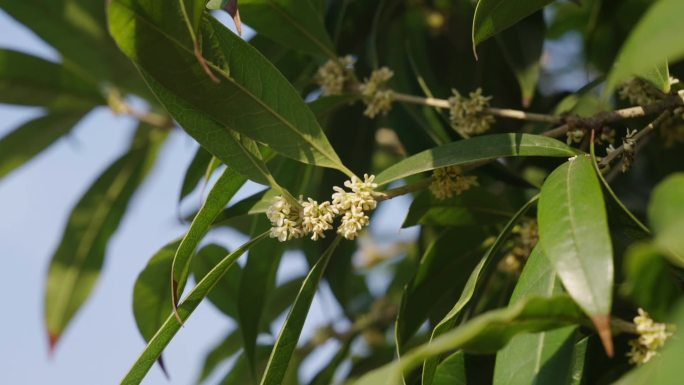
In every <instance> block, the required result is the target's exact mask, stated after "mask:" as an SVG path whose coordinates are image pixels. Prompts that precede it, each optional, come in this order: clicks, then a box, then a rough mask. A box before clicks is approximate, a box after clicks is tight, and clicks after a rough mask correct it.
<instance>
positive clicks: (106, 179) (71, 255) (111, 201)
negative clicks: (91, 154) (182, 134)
mask: <svg viewBox="0 0 684 385" xmlns="http://www.w3.org/2000/svg"><path fill="white" fill-rule="evenodd" d="M155 135H158V134H157V133H155V131H153V129H152V128H150V127H148V126H146V125H141V126H140V127H139V129H138V132H137V134H136V137H135V138H134V141H133V144H132V146H131V149H130V151H129V152H127V153H126V154H124V155H123V156H122V157H121V158H119V159H118V160H117V161H116V162H114V163H113V164H112V165H110V166H109V167H108V168H107V170H105V171H104V173H102V175H100V177H98V179H97V180H96V181H95V182H94V183H93V184H92V185H91V186H90V188H89V189H88V191H87V192H86V193H85V194H84V195H83V196H82V197H81V199H80V200H79V202H78V203H77V204H76V206H75V207H74V209H73V210H72V212H71V216H70V217H69V221H68V222H67V225H66V228H65V229H64V234H63V235H62V240H61V242H60V244H59V246H58V247H57V250H56V251H55V253H54V255H53V256H52V260H51V262H50V268H49V271H48V277H47V286H46V290H45V322H46V326H47V332H48V336H49V338H50V347H51V348H54V346H55V344H56V343H57V340H58V339H59V337H60V336H61V334H62V332H63V331H64V328H66V326H67V324H68V323H69V321H70V320H71V318H72V317H73V316H74V314H75V313H76V311H78V309H79V308H80V307H81V305H82V304H83V302H85V300H86V299H87V298H88V296H89V295H90V292H91V290H92V289H93V286H94V285H95V283H96V282H97V280H98V278H99V275H100V269H101V268H102V264H103V262H104V257H105V251H106V247H107V243H108V241H109V238H110V237H111V236H112V234H113V233H114V232H115V231H116V229H117V228H118V226H119V223H120V222H121V218H122V217H123V215H124V213H125V212H126V208H127V207H128V203H129V202H130V200H131V197H132V196H133V193H135V191H136V190H137V188H138V186H140V184H141V183H142V181H143V179H144V178H145V176H146V175H147V172H148V170H149V168H150V166H151V165H152V163H153V161H154V159H155V157H156V152H157V151H156V150H157V149H158V145H159V142H160V141H159V140H158V138H155Z"/></svg>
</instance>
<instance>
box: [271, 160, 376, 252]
mask: <svg viewBox="0 0 684 385" xmlns="http://www.w3.org/2000/svg"><path fill="white" fill-rule="evenodd" d="M363 178H364V179H363V180H361V179H359V178H357V177H355V176H354V177H352V178H351V179H350V180H347V181H345V182H344V186H345V187H346V188H347V189H348V190H345V189H343V188H341V187H338V186H335V187H333V191H334V193H333V194H332V202H331V201H325V202H322V203H318V202H317V201H315V200H313V199H312V198H307V199H306V200H304V199H303V198H301V197H300V199H299V202H298V205H294V204H292V203H290V202H288V201H287V199H286V198H285V197H283V196H281V195H279V196H276V197H275V198H274V199H273V202H272V203H271V205H270V206H269V208H268V210H267V211H266V216H267V217H268V219H269V220H270V221H271V231H270V236H271V238H277V239H278V240H279V241H280V242H284V241H288V240H291V239H296V238H299V237H302V236H305V235H311V239H312V240H314V241H316V240H318V239H320V238H325V232H326V231H328V230H331V229H332V228H333V222H334V220H335V218H336V217H338V216H340V217H342V218H341V220H340V225H339V226H338V227H337V233H338V234H340V235H342V236H343V237H344V238H346V239H350V240H353V239H356V237H357V236H358V235H359V232H360V231H361V230H362V229H363V228H364V227H366V226H367V225H368V222H369V217H368V212H370V211H371V210H373V209H375V208H376V207H377V204H378V203H377V198H378V197H379V196H380V195H381V193H379V192H376V191H375V189H376V188H377V187H378V185H377V184H376V183H374V182H373V181H374V179H375V176H374V175H368V174H364V176H363Z"/></svg>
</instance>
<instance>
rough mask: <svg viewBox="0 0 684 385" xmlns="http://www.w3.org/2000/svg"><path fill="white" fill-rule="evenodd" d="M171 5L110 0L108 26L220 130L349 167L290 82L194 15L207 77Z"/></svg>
mask: <svg viewBox="0 0 684 385" xmlns="http://www.w3.org/2000/svg"><path fill="white" fill-rule="evenodd" d="M178 11H179V10H178V4H176V3H173V2H170V3H164V6H163V7H159V6H158V2H156V1H152V0H113V1H112V2H111V4H110V6H109V22H110V30H111V33H112V35H113V36H114V39H115V40H116V41H117V43H118V44H119V46H120V48H121V49H122V50H123V51H124V53H126V54H127V55H128V56H129V57H130V58H131V60H133V61H134V62H135V63H136V64H137V65H138V66H139V68H140V69H142V70H143V71H144V72H145V73H146V74H147V75H148V77H149V78H151V79H154V81H155V82H156V83H158V84H159V85H160V86H162V87H163V88H165V89H166V90H167V91H168V92H169V93H170V94H172V95H174V96H175V97H177V98H179V99H181V100H183V102H184V104H186V105H188V106H191V107H193V108H194V109H196V110H198V111H199V112H202V113H204V114H206V115H207V116H208V117H211V118H212V119H214V120H215V121H216V122H218V123H219V124H220V126H222V127H224V128H223V129H222V131H226V129H228V130H235V131H237V132H240V133H241V134H243V135H245V136H248V137H250V138H252V139H254V140H256V141H258V142H261V143H265V144H267V145H268V146H269V147H271V148H273V149H274V150H275V151H277V152H279V153H281V154H283V155H285V156H288V157H291V158H293V159H296V160H299V161H301V162H304V163H309V164H315V165H318V166H323V167H331V168H336V169H338V170H340V171H342V172H345V173H346V174H348V175H353V173H351V171H349V170H348V169H347V168H346V167H345V166H344V165H342V163H341V161H340V159H339V157H338V156H337V154H336V153H335V151H334V150H333V148H332V146H331V145H330V143H329V142H328V140H327V138H326V137H325V135H324V133H323V131H322V129H321V127H320V125H319V124H318V122H317V121H316V117H315V116H314V114H313V113H312V112H311V110H310V109H309V108H308V107H307V106H306V104H305V103H304V101H303V100H302V99H301V97H300V96H299V94H298V93H297V91H296V90H295V89H294V88H293V87H292V85H290V83H289V82H288V81H287V80H286V79H285V78H284V77H283V76H282V75H281V74H280V73H279V72H278V70H277V69H276V68H275V67H273V65H272V64H271V63H270V62H268V60H266V59H265V58H264V57H263V56H262V55H261V54H260V53H259V52H258V51H256V49H254V48H253V47H252V46H250V45H249V43H247V42H245V41H243V40H242V39H240V38H239V37H237V36H236V35H234V34H233V33H232V32H230V31H229V30H228V29H227V28H226V27H225V26H223V25H221V24H220V23H219V22H218V21H216V20H215V19H213V18H210V17H208V18H205V19H203V21H202V28H201V39H200V40H201V41H202V53H203V54H204V57H205V59H206V60H207V64H208V65H209V67H210V68H211V70H212V71H213V72H214V73H215V74H216V75H217V76H218V77H219V78H220V82H219V83H214V82H213V81H211V79H209V78H208V77H207V76H206V73H205V72H204V71H203V69H202V68H201V66H200V65H199V64H198V63H197V60H196V57H195V56H194V54H193V48H192V47H193V43H192V41H191V39H190V38H189V37H188V36H187V35H188V33H187V28H186V26H184V25H183V24H184V23H183V21H182V20H181V19H180V18H179V17H178V16H177V15H178ZM266 84H267V85H268V87H265V86H264V85H266ZM185 128H186V129H188V127H185ZM190 133H191V134H192V135H193V137H195V138H196V139H197V140H198V141H200V143H202V144H203V145H204V142H206V141H207V140H206V136H207V135H217V134H218V135H225V133H223V134H221V132H218V133H217V132H211V131H208V130H206V129H205V130H200V132H195V133H193V132H190ZM205 148H209V147H208V146H206V145H205ZM212 152H213V151H212Z"/></svg>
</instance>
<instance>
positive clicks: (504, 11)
mask: <svg viewBox="0 0 684 385" xmlns="http://www.w3.org/2000/svg"><path fill="white" fill-rule="evenodd" d="M552 1H553V0H527V1H524V2H520V1H517V0H480V1H478V3H477V7H476V8H475V16H473V50H474V49H475V47H476V46H477V45H478V44H480V43H482V42H483V41H485V40H487V39H488V38H490V37H492V36H494V35H496V34H497V33H500V32H501V31H503V30H505V29H506V28H509V27H511V26H513V25H514V24H515V23H517V22H519V21H520V20H522V19H523V18H525V17H527V16H529V15H531V14H533V13H534V12H536V11H538V10H540V9H542V8H544V7H545V6H546V5H547V4H550V3H551V2H552Z"/></svg>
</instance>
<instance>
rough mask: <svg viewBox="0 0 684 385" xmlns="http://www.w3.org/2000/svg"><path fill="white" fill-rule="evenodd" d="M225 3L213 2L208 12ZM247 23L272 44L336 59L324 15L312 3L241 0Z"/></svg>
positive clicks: (217, 0)
mask: <svg viewBox="0 0 684 385" xmlns="http://www.w3.org/2000/svg"><path fill="white" fill-rule="evenodd" d="M225 3H226V1H221V0H212V1H209V3H208V4H207V7H208V8H209V9H221V8H223V7H224V4H225ZM239 6H240V14H241V15H242V19H243V20H244V22H245V23H247V24H248V25H249V26H250V27H252V28H254V29H255V30H256V31H257V32H258V33H260V34H263V35H264V36H266V37H268V38H269V39H272V40H273V41H275V42H277V43H279V44H282V45H283V46H286V47H290V48H293V49H296V50H300V51H303V52H308V53H311V54H315V55H323V56H327V57H329V58H333V59H334V58H337V55H336V54H335V48H334V47H333V43H332V40H330V37H329V36H328V32H327V31H326V29H325V25H324V24H323V19H322V17H321V14H320V13H319V12H317V11H316V9H315V8H314V7H313V5H312V4H311V1H309V0H240V3H239Z"/></svg>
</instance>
